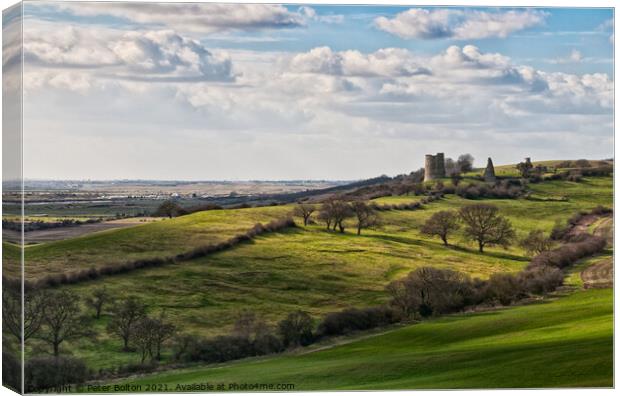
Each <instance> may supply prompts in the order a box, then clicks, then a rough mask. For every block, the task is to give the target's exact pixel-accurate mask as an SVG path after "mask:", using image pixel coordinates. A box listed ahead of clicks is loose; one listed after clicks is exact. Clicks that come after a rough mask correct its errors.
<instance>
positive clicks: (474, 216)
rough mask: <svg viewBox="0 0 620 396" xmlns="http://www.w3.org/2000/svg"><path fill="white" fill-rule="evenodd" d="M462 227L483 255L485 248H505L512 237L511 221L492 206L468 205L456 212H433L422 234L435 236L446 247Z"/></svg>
mask: <svg viewBox="0 0 620 396" xmlns="http://www.w3.org/2000/svg"><path fill="white" fill-rule="evenodd" d="M461 223H462V224H463V225H464V235H465V237H466V238H467V239H470V240H472V241H474V242H476V243H477V244H478V250H479V251H480V252H481V253H482V252H484V248H485V246H487V245H500V246H503V247H507V246H509V245H510V243H511V242H512V240H513V238H514V237H515V231H514V229H513V228H512V225H511V224H510V221H509V220H508V219H507V218H505V217H503V216H501V215H500V214H499V209H498V208H497V207H496V206H494V205H488V204H474V205H467V206H464V207H462V208H461V209H459V210H458V211H448V210H442V211H439V212H436V213H434V214H433V215H432V216H431V217H430V218H429V219H428V220H427V221H426V222H425V223H424V225H423V226H422V229H421V232H422V233H423V234H426V235H428V236H437V237H439V238H441V240H442V241H443V243H444V244H445V245H446V246H447V245H448V238H449V237H450V235H452V234H453V233H454V232H456V231H457V230H459V229H460V228H461Z"/></svg>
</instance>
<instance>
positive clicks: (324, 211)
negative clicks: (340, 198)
mask: <svg viewBox="0 0 620 396" xmlns="http://www.w3.org/2000/svg"><path fill="white" fill-rule="evenodd" d="M334 202H335V201H334V200H333V199H328V200H327V201H325V202H323V204H322V205H321V209H320V211H319V215H318V217H319V219H320V220H323V221H324V222H325V225H326V226H327V229H328V230H329V229H331V226H332V223H333V222H334V208H333V206H334Z"/></svg>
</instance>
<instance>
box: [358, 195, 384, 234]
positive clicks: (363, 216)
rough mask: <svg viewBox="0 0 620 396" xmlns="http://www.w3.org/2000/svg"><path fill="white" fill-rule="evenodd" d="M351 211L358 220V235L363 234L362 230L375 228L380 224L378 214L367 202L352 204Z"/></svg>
mask: <svg viewBox="0 0 620 396" xmlns="http://www.w3.org/2000/svg"><path fill="white" fill-rule="evenodd" d="M351 209H352V211H353V214H354V215H355V217H356V218H357V235H360V234H361V233H362V228H370V227H374V226H375V225H377V224H378V223H379V217H378V216H377V212H376V211H375V210H374V209H373V208H372V207H371V206H370V205H368V204H367V203H366V202H363V201H355V202H353V203H351Z"/></svg>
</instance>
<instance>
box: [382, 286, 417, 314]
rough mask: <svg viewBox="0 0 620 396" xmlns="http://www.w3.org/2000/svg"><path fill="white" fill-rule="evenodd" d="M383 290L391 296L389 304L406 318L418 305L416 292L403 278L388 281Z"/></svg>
mask: <svg viewBox="0 0 620 396" xmlns="http://www.w3.org/2000/svg"><path fill="white" fill-rule="evenodd" d="M385 290H386V291H387V292H388V294H389V295H390V296H391V297H392V300H391V301H390V305H392V306H394V307H395V308H397V309H398V310H399V311H400V312H401V313H402V314H403V315H404V316H405V317H407V318H408V317H410V316H411V315H413V314H414V313H415V310H416V308H417V307H418V306H419V305H420V298H419V296H418V293H417V292H416V291H415V290H413V289H412V288H411V285H410V283H408V282H405V281H404V280H400V279H399V280H395V281H392V282H390V283H389V284H388V285H387V286H386V287H385Z"/></svg>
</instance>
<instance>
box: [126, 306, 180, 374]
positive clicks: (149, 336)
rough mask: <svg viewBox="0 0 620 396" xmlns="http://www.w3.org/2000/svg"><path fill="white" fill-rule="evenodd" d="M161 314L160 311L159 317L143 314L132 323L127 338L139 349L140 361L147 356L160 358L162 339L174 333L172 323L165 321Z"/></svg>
mask: <svg viewBox="0 0 620 396" xmlns="http://www.w3.org/2000/svg"><path fill="white" fill-rule="evenodd" d="M163 315H164V314H163V313H162V314H161V316H160V317H159V318H150V317H148V316H144V317H142V318H140V319H138V320H137V321H136V322H134V323H133V324H132V331H131V335H130V337H129V339H130V341H131V343H132V344H133V345H135V346H136V347H137V348H138V350H139V351H140V355H141V362H142V363H144V360H146V357H147V356H149V357H150V358H151V359H154V360H161V348H162V345H163V343H164V341H166V340H168V339H169V338H170V337H172V336H173V335H174V332H175V327H174V325H172V324H170V323H166V322H165V321H164V318H163Z"/></svg>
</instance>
